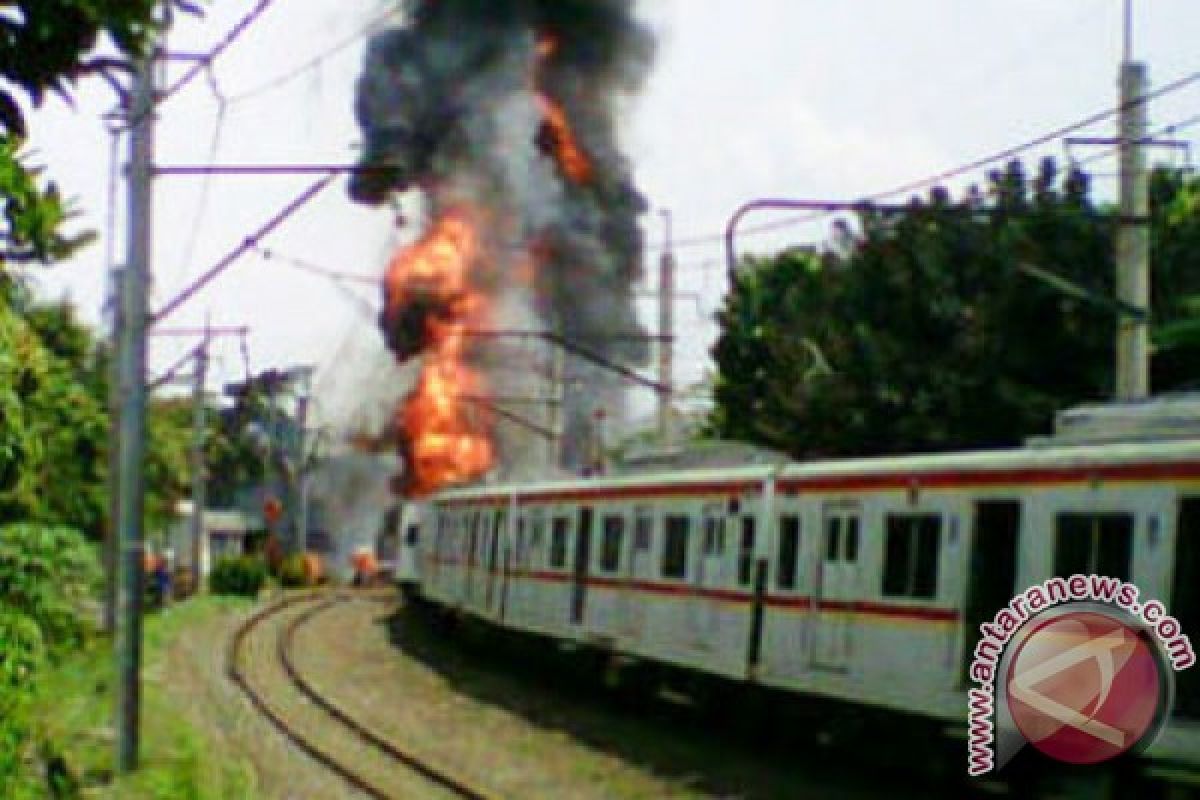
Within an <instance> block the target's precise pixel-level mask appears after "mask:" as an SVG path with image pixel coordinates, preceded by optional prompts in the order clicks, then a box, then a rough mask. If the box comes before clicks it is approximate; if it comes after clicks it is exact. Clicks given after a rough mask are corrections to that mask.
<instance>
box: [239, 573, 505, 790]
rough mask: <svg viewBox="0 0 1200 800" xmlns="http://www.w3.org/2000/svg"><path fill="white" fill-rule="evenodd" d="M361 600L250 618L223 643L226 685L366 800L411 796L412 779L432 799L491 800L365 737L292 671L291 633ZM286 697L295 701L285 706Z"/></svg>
mask: <svg viewBox="0 0 1200 800" xmlns="http://www.w3.org/2000/svg"><path fill="white" fill-rule="evenodd" d="M366 599H367V598H356V597H353V596H351V595H347V594H329V593H316V594H304V595H296V596H293V597H289V598H287V599H285V600H282V601H280V602H277V603H275V604H273V605H270V606H267V607H265V608H263V609H261V610H259V611H257V612H255V613H254V614H253V615H251V616H250V617H248V618H247V619H246V620H245V621H244V622H242V623H241V624H240V625H239V626H238V627H237V629H236V630H235V631H234V634H233V637H232V639H231V641H230V646H229V651H228V655H227V670H228V674H229V678H230V680H232V681H233V682H234V684H236V685H237V687H238V688H239V689H240V690H241V691H242V693H243V694H245V696H246V698H247V699H248V700H249V701H250V703H251V704H252V705H253V706H254V708H255V709H256V710H257V711H258V713H259V714H261V715H262V716H263V717H265V718H266V719H267V720H268V721H269V722H271V724H272V725H274V726H275V728H276V729H277V730H278V731H279V732H280V733H281V734H283V736H284V737H285V738H286V739H288V741H290V742H291V743H292V744H294V745H295V746H296V747H298V748H299V749H300V750H302V751H303V752H305V753H307V754H308V755H309V756H310V757H312V758H313V759H314V760H316V761H317V762H318V763H319V764H321V765H322V766H324V767H326V768H327V769H329V770H330V771H332V772H334V773H336V774H337V775H338V776H340V777H341V778H342V779H344V780H345V781H346V782H347V783H348V784H349V785H350V786H352V787H353V788H354V789H356V790H358V791H359V792H361V793H363V794H364V795H366V796H368V797H373V798H380V799H381V800H393V798H400V797H410V796H414V794H413V785H414V784H413V780H417V781H424V782H425V783H426V785H427V786H428V788H430V789H433V790H434V791H435V793H436V794H438V795H439V796H447V797H460V798H470V799H471V800H494V798H495V797H496V795H494V794H493V793H491V792H488V791H485V790H483V789H481V788H478V787H475V786H472V785H470V784H469V783H467V782H466V781H464V780H463V779H461V778H459V777H457V776H455V775H454V774H453V773H451V772H449V771H448V770H446V769H444V768H443V767H440V766H438V765H436V764H433V763H430V762H429V761H427V760H425V759H422V758H420V757H418V756H417V755H415V754H414V753H413V752H411V751H410V750H407V749H405V748H402V747H400V746H398V745H396V744H395V743H394V742H392V741H389V740H388V739H386V738H384V737H382V736H379V735H378V734H376V733H374V732H372V731H371V730H368V729H367V728H366V727H364V726H363V725H362V724H361V723H359V722H358V721H357V720H355V719H354V718H353V717H351V716H350V715H349V714H347V713H346V712H345V711H343V710H341V709H340V708H338V706H337V705H335V704H334V703H333V702H331V701H330V700H329V699H328V698H327V697H326V696H325V695H323V694H322V693H321V692H320V691H318V690H317V688H316V687H315V686H313V685H312V683H311V682H309V681H308V680H306V679H305V678H304V676H303V675H301V674H300V672H299V670H297V669H296V666H295V663H294V661H293V660H292V654H291V653H292V643H293V641H294V639H295V637H296V632H297V631H298V630H300V628H302V627H303V626H304V625H306V624H308V623H310V622H311V621H312V620H313V619H315V618H316V617H318V616H319V615H321V614H322V613H324V612H326V611H328V610H329V609H331V608H333V607H334V606H336V605H338V604H341V603H345V602H364V601H365V600H366ZM281 622H282V624H280V623H281ZM272 625H276V626H278V628H277V631H278V632H277V634H276V637H275V642H274V648H273V649H268V650H267V651H266V652H265V654H264V653H263V652H262V651H261V648H259V650H260V652H258V653H257V655H258V656H259V658H258V659H255V658H254V656H255V655H256V653H255V652H254V650H255V648H254V647H253V645H254V644H255V643H257V641H258V639H260V638H261V636H262V635H263V634H262V631H263V629H266V628H268V627H269V626H272ZM331 645H332V646H336V645H335V644H333V643H331ZM264 655H265V658H264ZM280 684H284V686H283V687H281V686H280ZM289 694H290V695H291V696H292V697H293V698H296V697H298V698H300V699H301V702H299V703H296V702H292V703H290V704H289V703H288V702H287V695H289ZM289 706H290V708H291V709H292V710H291V712H289V710H288V709H289ZM315 714H319V715H320V716H319V718H317V717H315V716H314V715H315ZM331 721H332V723H334V724H330V722H331ZM381 760H382V761H383V763H382V764H381ZM372 767H373V768H372ZM397 767H398V768H399V769H398V770H397ZM398 772H399V773H402V774H403V778H404V780H397V779H398V778H399V777H401V776H400V775H398V774H397V773H398Z"/></svg>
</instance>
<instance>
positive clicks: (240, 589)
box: [208, 556, 267, 597]
mask: <svg viewBox="0 0 1200 800" xmlns="http://www.w3.org/2000/svg"><path fill="white" fill-rule="evenodd" d="M266 582H267V567H266V565H265V564H263V562H262V559H260V558H255V557H253V556H238V557H230V558H223V559H221V560H220V561H218V562H217V565H216V566H215V567H213V571H212V574H211V575H209V578H208V586H209V589H210V590H211V591H212V592H213V593H214V594H228V595H241V596H244V597H256V596H257V595H258V593H259V591H260V590H261V589H262V587H263V586H264V585H265V584H266Z"/></svg>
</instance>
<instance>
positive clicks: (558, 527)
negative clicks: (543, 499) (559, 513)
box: [550, 517, 571, 569]
mask: <svg viewBox="0 0 1200 800" xmlns="http://www.w3.org/2000/svg"><path fill="white" fill-rule="evenodd" d="M570 525H571V519H570V517H555V518H554V520H553V521H552V522H551V523H550V566H551V567H554V568H555V569H561V568H563V567H565V566H566V565H567V528H568V527H569V526H570Z"/></svg>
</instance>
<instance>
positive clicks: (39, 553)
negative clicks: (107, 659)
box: [0, 525, 100, 654]
mask: <svg viewBox="0 0 1200 800" xmlns="http://www.w3.org/2000/svg"><path fill="white" fill-rule="evenodd" d="M99 579H100V569H99V565H98V563H97V559H96V553H95V551H94V550H93V548H92V546H91V545H89V544H88V542H87V540H86V539H84V537H83V535H82V534H80V533H79V532H78V531H73V530H71V529H69V528H61V527H48V526H41V525H6V526H4V527H0V609H6V610H9V611H12V612H15V613H19V614H23V615H25V616H26V617H28V618H29V619H30V620H31V621H33V622H34V623H35V624H36V625H37V627H38V628H39V629H40V630H41V633H42V636H43V637H44V639H45V642H46V646H47V649H48V650H49V651H50V653H51V654H55V653H60V652H62V651H64V650H66V649H69V648H72V647H75V646H78V645H79V644H80V642H82V641H83V638H84V636H85V634H86V633H87V631H88V630H89V629H90V627H91V625H90V622H89V619H88V614H89V611H91V601H92V598H93V596H94V592H95V589H96V587H97V585H98V583H99Z"/></svg>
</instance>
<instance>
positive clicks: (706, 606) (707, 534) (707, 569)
mask: <svg viewBox="0 0 1200 800" xmlns="http://www.w3.org/2000/svg"><path fill="white" fill-rule="evenodd" d="M702 531H703V536H702V539H701V545H700V559H699V561H698V562H697V569H696V588H697V597H696V598H694V599H693V601H692V607H693V608H694V609H695V610H696V613H697V625H696V633H697V638H698V639H699V640H700V641H701V642H702V643H711V642H712V641H713V639H714V638H715V637H716V635H717V629H718V627H719V626H720V623H721V601H720V599H719V592H718V591H717V590H719V589H721V588H723V587H724V585H725V508H724V506H723V505H722V504H720V503H713V504H710V505H706V506H705V507H704V514H703V523H702Z"/></svg>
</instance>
